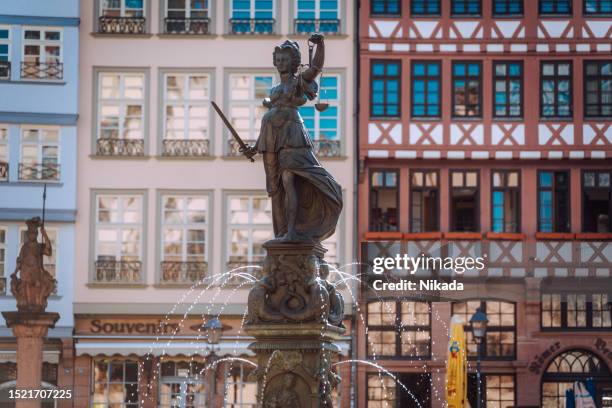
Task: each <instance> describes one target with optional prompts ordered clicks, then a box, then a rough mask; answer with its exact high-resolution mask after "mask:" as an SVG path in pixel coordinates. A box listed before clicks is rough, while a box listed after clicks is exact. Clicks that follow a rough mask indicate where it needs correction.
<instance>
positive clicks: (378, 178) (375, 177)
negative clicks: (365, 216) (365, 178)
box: [370, 170, 399, 231]
mask: <svg viewBox="0 0 612 408" xmlns="http://www.w3.org/2000/svg"><path fill="white" fill-rule="evenodd" d="M398 178H399V171H398V170H374V171H372V172H371V173H370V231H397V230H398V227H399V220H398V214H397V211H398V208H399V195H398V194H399V188H398Z"/></svg>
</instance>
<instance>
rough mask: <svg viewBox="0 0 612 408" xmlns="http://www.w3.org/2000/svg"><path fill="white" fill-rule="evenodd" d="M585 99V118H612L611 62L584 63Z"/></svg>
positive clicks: (611, 1)
mask: <svg viewBox="0 0 612 408" xmlns="http://www.w3.org/2000/svg"><path fill="white" fill-rule="evenodd" d="M610 4H612V0H610ZM584 98H585V99H584V115H585V117H588V118H610V117H611V116H612V61H611V60H608V61H585V62H584Z"/></svg>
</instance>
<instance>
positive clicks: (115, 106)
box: [97, 72, 145, 156]
mask: <svg viewBox="0 0 612 408" xmlns="http://www.w3.org/2000/svg"><path fill="white" fill-rule="evenodd" d="M144 109H145V74H144V73H139V72H133V73H128V72H100V73H99V74H98V111H97V112H98V121H97V138H98V143H97V154H99V155H120V156H142V155H144V129H145V125H144V124H145V110H144Z"/></svg>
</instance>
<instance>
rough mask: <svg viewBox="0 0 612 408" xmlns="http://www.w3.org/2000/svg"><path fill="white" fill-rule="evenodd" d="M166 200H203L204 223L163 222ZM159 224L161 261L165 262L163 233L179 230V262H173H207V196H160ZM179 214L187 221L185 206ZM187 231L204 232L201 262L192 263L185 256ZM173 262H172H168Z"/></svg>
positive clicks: (208, 243)
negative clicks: (180, 233) (180, 234)
mask: <svg viewBox="0 0 612 408" xmlns="http://www.w3.org/2000/svg"><path fill="white" fill-rule="evenodd" d="M167 198H181V199H184V200H188V199H190V198H195V199H204V200H205V202H206V208H205V210H204V212H205V220H206V221H204V222H201V223H189V222H184V223H168V222H166V221H165V218H166V214H165V213H166V207H165V200H166V199H167ZM160 207H161V224H162V229H161V237H160V239H161V256H162V261H167V259H166V256H167V254H166V245H165V244H166V237H165V232H166V229H180V230H181V231H182V234H183V237H182V239H181V255H180V256H181V260H180V261H175V262H208V249H209V248H208V247H209V245H210V242H209V239H208V237H209V235H208V232H209V225H208V220H209V217H210V198H209V195H208V194H171V193H168V194H162V196H161V206H160ZM180 212H181V213H182V217H183V219H184V220H187V215H188V212H189V211H188V210H187V206H186V205H185V204H184V205H183V208H182V209H180ZM189 230H202V231H204V242H203V243H204V254H203V258H204V259H203V260H202V261H199V260H198V261H192V260H190V259H189V257H188V254H187V247H188V245H189V243H190V242H192V241H189V240H188V237H187V235H188V231H189ZM195 242H197V243H199V241H195ZM170 262H173V261H170Z"/></svg>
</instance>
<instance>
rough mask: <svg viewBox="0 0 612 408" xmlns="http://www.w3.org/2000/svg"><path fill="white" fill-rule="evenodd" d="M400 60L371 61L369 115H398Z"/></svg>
mask: <svg viewBox="0 0 612 408" xmlns="http://www.w3.org/2000/svg"><path fill="white" fill-rule="evenodd" d="M401 66H402V63H401V62H400V61H372V63H371V66H370V69H371V79H370V81H371V84H370V87H371V88H370V92H371V96H370V97H371V100H370V104H371V111H370V116H371V117H388V116H392V117H399V116H400V76H401V74H400V71H401Z"/></svg>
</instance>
